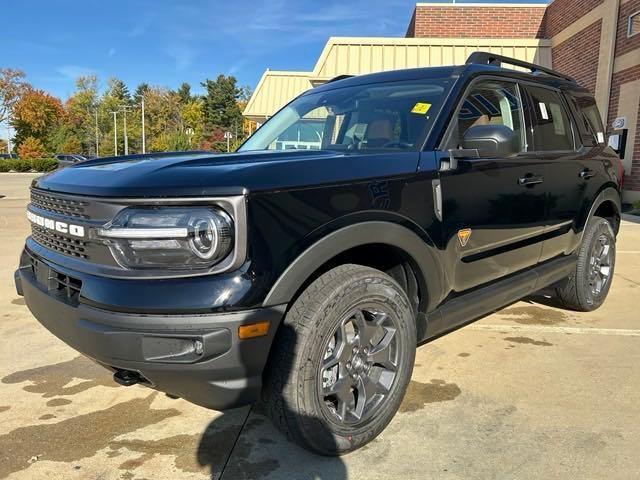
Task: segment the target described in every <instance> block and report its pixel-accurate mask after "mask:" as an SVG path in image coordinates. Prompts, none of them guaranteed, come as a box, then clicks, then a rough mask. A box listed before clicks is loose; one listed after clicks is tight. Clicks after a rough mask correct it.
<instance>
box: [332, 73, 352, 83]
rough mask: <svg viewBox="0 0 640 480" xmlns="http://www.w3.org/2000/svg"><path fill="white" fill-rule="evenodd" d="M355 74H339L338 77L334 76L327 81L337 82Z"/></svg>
mask: <svg viewBox="0 0 640 480" xmlns="http://www.w3.org/2000/svg"><path fill="white" fill-rule="evenodd" d="M351 77H353V75H338V76H337V77H333V78H332V79H331V80H329V81H327V83H331V82H337V81H338V80H344V79H345V78H351Z"/></svg>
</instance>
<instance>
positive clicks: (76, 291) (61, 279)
mask: <svg viewBox="0 0 640 480" xmlns="http://www.w3.org/2000/svg"><path fill="white" fill-rule="evenodd" d="M29 261H30V266H31V273H33V276H34V277H35V279H36V281H37V282H38V283H39V284H40V285H41V286H42V287H44V288H45V289H46V290H47V291H48V292H49V293H50V294H52V295H54V296H56V297H57V298H59V299H61V300H64V301H65V302H67V303H70V304H71V305H77V304H78V301H79V298H80V290H81V289H82V280H78V279H77V278H74V277H71V276H69V275H65V274H64V273H61V272H58V271H56V270H54V269H53V268H51V267H49V266H48V265H46V264H44V263H42V262H41V261H39V260H37V259H35V258H34V257H33V256H31V255H29Z"/></svg>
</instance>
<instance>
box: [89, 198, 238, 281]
mask: <svg viewBox="0 0 640 480" xmlns="http://www.w3.org/2000/svg"><path fill="white" fill-rule="evenodd" d="M98 236H99V237H100V238H102V239H103V241H104V242H105V243H106V244H108V245H109V247H110V248H111V252H112V253H113V256H114V257H115V259H116V260H117V261H118V263H120V265H122V266H123V267H125V268H166V269H174V270H186V269H193V268H202V269H204V268H210V267H212V266H213V265H215V264H216V263H218V262H220V261H222V260H223V259H224V258H225V257H227V256H228V255H229V253H230V252H231V250H232V248H233V240H234V239H233V221H232V220H231V218H230V217H229V215H228V214H227V213H226V212H224V211H223V210H221V209H218V208H209V207H193V208H187V207H166V208H127V209H125V210H123V211H122V212H121V213H120V214H118V216H117V217H116V218H115V219H114V220H113V221H112V222H111V223H110V224H108V225H107V226H106V227H105V228H102V229H100V230H98Z"/></svg>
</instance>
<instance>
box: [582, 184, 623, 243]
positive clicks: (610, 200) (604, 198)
mask: <svg viewBox="0 0 640 480" xmlns="http://www.w3.org/2000/svg"><path fill="white" fill-rule="evenodd" d="M621 211H622V206H621V200H620V192H619V191H618V189H616V188H615V187H614V186H612V185H610V186H605V187H604V188H603V189H602V190H600V192H599V193H598V195H597V196H596V198H595V200H594V201H593V202H592V203H591V208H590V209H589V213H588V215H587V218H586V220H585V227H586V225H587V222H589V220H590V219H591V218H593V217H594V216H595V215H597V216H599V217H603V218H606V219H607V220H609V221H610V222H611V224H612V226H613V230H614V232H615V233H616V235H617V233H618V230H619V228H620V213H621ZM585 230H586V228H583V229H582V234H581V236H580V240H581V241H582V237H583V236H584V232H585Z"/></svg>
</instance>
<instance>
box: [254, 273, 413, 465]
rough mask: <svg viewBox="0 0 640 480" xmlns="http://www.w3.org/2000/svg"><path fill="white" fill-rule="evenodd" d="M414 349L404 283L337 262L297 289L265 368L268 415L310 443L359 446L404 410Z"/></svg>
mask: <svg viewBox="0 0 640 480" xmlns="http://www.w3.org/2000/svg"><path fill="white" fill-rule="evenodd" d="M415 349H416V329H415V321H414V316H413V311H412V308H411V306H410V302H409V300H408V298H407V295H406V294H405V292H404V291H403V290H402V289H401V288H400V286H399V285H398V284H397V283H396V282H395V281H394V280H393V279H391V278H390V277H389V276H388V275H386V274H385V273H383V272H381V271H378V270H374V269H372V268H368V267H364V266H359V265H343V266H340V267H337V268H334V269H333V270H330V271H329V272H327V273H325V274H324V275H322V276H321V277H319V278H318V279H317V280H316V281H315V282H313V283H312V284H311V285H310V286H309V287H308V288H307V289H306V290H305V291H304V292H303V293H302V294H301V295H300V296H299V297H298V299H297V300H296V301H295V303H294V304H293V306H292V307H291V309H290V310H289V313H288V314H287V316H286V318H285V320H284V322H283V325H282V326H281V327H280V330H279V332H278V335H277V337H276V340H275V343H274V347H273V352H272V356H271V359H270V363H269V367H268V371H267V373H266V377H267V378H266V382H265V394H266V405H267V410H268V412H269V415H270V416H271V418H272V420H273V421H274V423H275V424H276V426H278V427H279V428H280V429H281V430H282V431H283V432H284V433H285V434H286V435H287V436H288V437H289V438H290V439H292V440H294V441H295V442H296V443H299V444H300V445H302V446H303V447H305V448H307V449H310V450H312V451H315V452H318V453H321V454H325V455H336V454H342V453H346V452H349V451H351V450H355V449H357V448H359V447H361V446H363V445H364V444H366V443H367V442H369V441H371V440H372V439H373V438H375V437H376V436H377V435H378V434H379V433H380V432H381V431H382V430H383V429H384V428H385V427H386V425H387V424H388V423H389V422H390V421H391V419H392V418H393V416H394V415H395V413H396V411H397V410H398V407H399V405H400V402H401V401H402V398H403V396H404V392H405V390H406V387H407V384H408V382H409V379H410V377H411V372H412V369H413V362H414V358H415Z"/></svg>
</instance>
